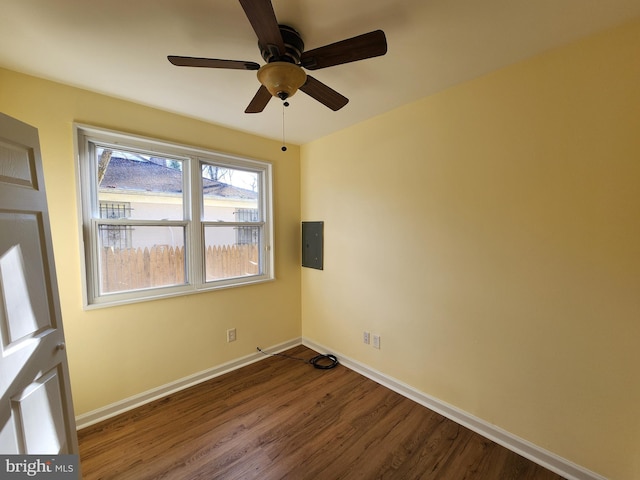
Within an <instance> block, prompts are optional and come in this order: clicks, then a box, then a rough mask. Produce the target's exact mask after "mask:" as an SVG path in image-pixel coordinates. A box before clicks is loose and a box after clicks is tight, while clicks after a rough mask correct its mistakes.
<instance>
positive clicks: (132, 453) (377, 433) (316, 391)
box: [78, 346, 561, 480]
mask: <svg viewBox="0 0 640 480" xmlns="http://www.w3.org/2000/svg"><path fill="white" fill-rule="evenodd" d="M286 354H288V355H292V356H295V357H300V358H304V359H309V358H311V357H313V356H314V355H315V352H313V351H312V350H310V349H308V348H306V347H303V346H299V347H295V348H293V349H291V350H289V351H287V352H286ZM78 435H79V441H80V461H81V468H82V473H83V478H84V479H85V480H98V479H105V480H106V479H117V480H150V479H175V480H192V479H207V480H211V479H225V480H227V479H228V480H235V479H242V480H246V479H261V480H272V479H273V480H275V479H292V480H305V479H314V480H339V479H349V480H352V479H394V480H397V479H401V480H403V479H429V480H432V479H433V480H436V479H442V480H462V479H465V480H470V479H486V480H497V479H499V480H508V479H523V480H531V479H536V480H538V479H539V480H558V479H560V478H561V477H559V476H558V475H556V474H554V473H552V472H550V471H548V470H545V469H544V468H542V467H540V466H538V465H536V464H534V463H532V462H530V461H528V460H526V459H524V458H522V457H520V456H519V455H517V454H515V453H513V452H510V451H509V450H507V449H505V448H503V447H501V446H499V445H497V444H495V443H493V442H491V441H489V440H487V439H485V438H483V437H481V436H480V435H477V434H475V433H473V432H471V431H470V430H468V429H466V428H465V427H462V426H460V425H458V424H456V423H454V422H452V421H450V420H448V419H446V418H444V417H442V416H441V415H439V414H437V413H434V412H432V411H430V410H428V409H427V408H425V407H423V406H421V405H419V404H417V403H415V402H413V401H412V400H409V399H407V398H404V397H403V396H401V395H399V394H397V393H395V392H393V391H391V390H389V389H387V388H385V387H383V386H381V385H378V384H377V383H375V382H373V381H371V380H369V379H367V378H365V377H363V376H362V375H360V374H358V373H356V372H353V371H352V370H349V369H348V368H346V367H344V366H342V365H340V366H338V367H336V368H334V369H332V370H319V369H315V368H313V367H312V366H311V365H309V364H305V363H304V362H301V361H296V360H292V359H289V358H283V357H269V358H266V359H265V360H264V361H261V362H258V363H255V364H253V365H249V366H247V367H244V368H242V369H239V370H236V371H234V372H231V373H228V374H226V375H223V376H220V377H217V378H215V379H212V380H209V381H207V382H204V383H202V384H200V385H197V386H195V387H192V388H189V389H187V390H183V391H181V392H178V393H176V394H173V395H169V396H167V397H165V398H162V399H160V400H157V401H154V402H152V403H149V404H147V405H145V406H142V407H139V408H137V409H135V410H132V411H130V412H127V413H124V414H122V415H120V416H117V417H115V418H112V419H109V420H106V421H104V422H101V423H99V424H96V425H93V426H90V427H87V428H85V429H83V430H80V431H79V432H78Z"/></svg>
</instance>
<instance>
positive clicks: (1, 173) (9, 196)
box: [0, 114, 78, 454]
mask: <svg viewBox="0 0 640 480" xmlns="http://www.w3.org/2000/svg"><path fill="white" fill-rule="evenodd" d="M61 318H62V315H61V311H60V301H59V298H58V287H57V283H56V276H55V265H54V261H53V247H52V242H51V233H50V228H49V215H48V210H47V201H46V194H45V191H44V180H43V174H42V162H41V158H40V146H39V142H38V132H37V130H36V129H35V128H33V127H30V126H29V125H26V124H24V123H22V122H19V121H17V120H14V119H11V118H10V117H7V116H6V115H3V114H0V453H3V454H77V453H78V446H77V436H76V429H75V420H74V415H73V406H72V402H71V389H70V385H69V373H68V366H67V356H66V349H65V343H64V333H63V329H62V321H61Z"/></svg>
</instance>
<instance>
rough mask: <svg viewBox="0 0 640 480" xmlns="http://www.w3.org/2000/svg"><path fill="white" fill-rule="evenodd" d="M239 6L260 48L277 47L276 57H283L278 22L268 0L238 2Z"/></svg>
mask: <svg viewBox="0 0 640 480" xmlns="http://www.w3.org/2000/svg"><path fill="white" fill-rule="evenodd" d="M240 5H242V8H243V9H244V13H245V15H246V16H247V18H248V19H249V22H250V23H251V26H252V27H253V31H254V32H256V36H257V37H258V42H259V44H260V45H261V46H263V47H265V48H267V49H270V48H269V47H270V46H273V47H277V48H278V52H274V53H275V54H276V56H278V55H284V53H285V48H284V40H282V34H281V33H280V27H279V26H278V20H277V19H276V14H275V12H274V11H273V5H272V4H271V1H270V0H240Z"/></svg>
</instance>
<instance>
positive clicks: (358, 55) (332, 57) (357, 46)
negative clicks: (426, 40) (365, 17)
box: [300, 30, 387, 70]
mask: <svg viewBox="0 0 640 480" xmlns="http://www.w3.org/2000/svg"><path fill="white" fill-rule="evenodd" d="M385 53H387V37H386V36H385V34H384V32H383V31H382V30H374V31H373V32H369V33H365V34H362V35H358V36H357V37H353V38H348V39H346V40H342V41H340V42H336V43H332V44H330V45H325V46H324V47H319V48H314V49H313V50H309V51H307V52H304V53H303V54H302V57H301V59H300V63H301V64H302V66H303V67H304V68H306V69H308V70H317V69H319V68H326V67H332V66H334V65H341V64H343V63H349V62H355V61H358V60H364V59H365V58H372V57H379V56H381V55H384V54H385Z"/></svg>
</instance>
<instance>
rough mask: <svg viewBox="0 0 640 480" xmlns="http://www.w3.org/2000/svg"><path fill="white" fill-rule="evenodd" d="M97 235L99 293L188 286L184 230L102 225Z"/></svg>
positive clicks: (161, 227)
mask: <svg viewBox="0 0 640 480" xmlns="http://www.w3.org/2000/svg"><path fill="white" fill-rule="evenodd" d="M98 233H99V235H98V247H99V248H98V251H99V252H100V258H99V268H100V294H105V293H115V292H124V291H129V290H142V289H145V288H153V287H165V286H170V285H183V284H185V283H186V281H187V278H186V269H185V251H184V238H185V230H184V228H183V227H175V226H171V227H168V226H167V227H165V226H139V225H136V226H131V225H126V226H124V225H104V224H101V225H99V226H98ZM125 236H126V237H127V241H126V242H122V237H125ZM123 243H125V244H126V245H124V244H123Z"/></svg>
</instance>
